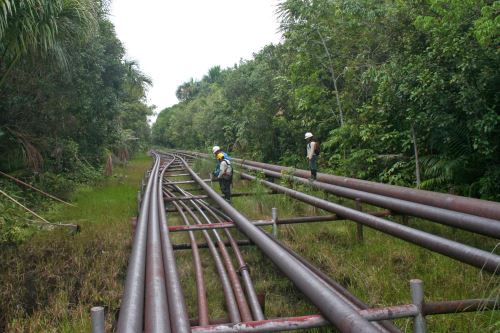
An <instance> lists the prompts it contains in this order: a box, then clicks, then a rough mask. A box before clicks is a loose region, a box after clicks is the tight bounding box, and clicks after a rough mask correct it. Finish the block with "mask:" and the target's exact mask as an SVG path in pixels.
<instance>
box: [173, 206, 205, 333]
mask: <svg viewBox="0 0 500 333" xmlns="http://www.w3.org/2000/svg"><path fill="white" fill-rule="evenodd" d="M174 206H175V207H176V208H177V210H178V211H179V213H180V215H181V218H182V220H183V221H184V223H185V224H186V225H187V226H190V223H189V220H188V218H187V216H186V214H185V213H184V212H183V210H182V208H181V207H180V205H178V204H177V203H176V202H175V203H174ZM188 235H189V240H190V243H191V244H190V249H192V251H193V265H194V273H195V281H196V293H197V303H198V319H199V325H201V326H204V325H208V324H209V318H208V301H207V292H206V289H205V279H204V277H203V268H202V264H201V258H200V252H199V250H198V244H197V243H196V239H195V237H194V233H193V232H191V231H190V232H188ZM174 248H175V246H174Z"/></svg>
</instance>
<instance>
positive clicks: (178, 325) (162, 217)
mask: <svg viewBox="0 0 500 333" xmlns="http://www.w3.org/2000/svg"><path fill="white" fill-rule="evenodd" d="M168 167H169V165H168V164H167V165H166V166H165V168H164V169H163V171H162V173H161V175H160V179H159V182H158V189H157V196H158V205H159V223H160V232H161V245H162V252H163V262H164V264H163V266H164V268H165V276H166V283H167V295H168V308H169V311H170V323H171V327H172V331H173V332H176V333H189V332H190V331H191V327H190V324H189V316H188V314H187V309H186V304H185V302H184V294H183V292H182V287H181V283H180V281H179V274H178V272H177V267H176V263H175V255H174V250H173V248H172V244H171V242H170V236H169V233H168V228H167V217H166V214H165V205H164V204H163V191H162V186H161V184H162V182H163V176H164V174H165V171H166V170H167V169H168Z"/></svg>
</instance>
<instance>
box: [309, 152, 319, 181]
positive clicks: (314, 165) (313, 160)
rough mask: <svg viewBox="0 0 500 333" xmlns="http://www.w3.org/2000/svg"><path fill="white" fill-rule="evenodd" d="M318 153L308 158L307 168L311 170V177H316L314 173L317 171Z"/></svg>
mask: <svg viewBox="0 0 500 333" xmlns="http://www.w3.org/2000/svg"><path fill="white" fill-rule="evenodd" d="M317 161H318V155H313V157H312V158H311V159H310V160H309V170H311V178H312V179H316V174H317V173H318V166H317Z"/></svg>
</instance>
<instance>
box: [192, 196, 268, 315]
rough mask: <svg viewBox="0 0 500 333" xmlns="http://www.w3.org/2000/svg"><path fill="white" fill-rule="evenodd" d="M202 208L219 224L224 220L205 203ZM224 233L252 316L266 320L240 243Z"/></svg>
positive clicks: (226, 231)
mask: <svg viewBox="0 0 500 333" xmlns="http://www.w3.org/2000/svg"><path fill="white" fill-rule="evenodd" d="M200 204H201V205H202V206H204V207H205V208H206V209H207V211H208V212H209V213H210V214H211V215H212V216H213V217H214V218H215V219H216V220H217V221H218V222H219V223H221V222H222V219H221V218H220V217H219V216H218V215H217V214H215V212H214V211H212V210H211V209H210V207H209V206H208V205H206V204H205V203H200ZM224 232H225V233H226V237H227V239H228V240H229V243H230V244H231V247H232V249H233V251H234V254H235V256H236V260H237V261H238V265H239V268H238V272H239V273H240V274H241V277H242V279H243V285H244V286H245V291H246V294H247V297H248V303H249V305H250V308H251V309H252V315H253V318H254V319H255V320H264V319H265V317H264V312H263V311H262V307H261V306H260V302H259V299H258V297H257V293H256V292H255V288H254V286H253V283H252V279H251V277H250V272H249V267H248V265H247V263H246V262H245V259H243V255H242V254H241V251H240V248H239V246H238V243H237V242H236V240H235V239H234V237H233V236H232V235H231V233H230V232H229V230H227V229H224Z"/></svg>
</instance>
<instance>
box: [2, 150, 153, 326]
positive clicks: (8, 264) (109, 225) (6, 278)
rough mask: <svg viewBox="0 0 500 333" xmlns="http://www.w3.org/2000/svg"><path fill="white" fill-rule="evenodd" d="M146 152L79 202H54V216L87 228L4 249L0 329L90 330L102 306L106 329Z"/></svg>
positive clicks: (85, 191) (80, 194) (81, 194)
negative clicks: (92, 315)
mask: <svg viewBox="0 0 500 333" xmlns="http://www.w3.org/2000/svg"><path fill="white" fill-rule="evenodd" d="M150 165H151V159H150V158H149V157H148V156H142V157H140V158H137V159H135V160H133V161H132V162H131V163H130V164H129V165H128V166H127V167H126V168H116V169H115V175H114V176H113V177H111V178H109V179H108V180H107V181H105V183H104V184H102V185H100V186H97V187H82V188H80V189H79V190H78V191H77V193H76V194H75V198H74V203H76V205H77V207H68V206H63V205H56V206H53V208H52V209H51V211H49V212H47V213H46V214H45V215H46V216H47V218H48V219H49V220H51V221H55V222H70V223H77V224H79V225H80V226H81V232H80V233H78V234H75V235H71V234H69V233H68V232H67V231H65V230H54V231H50V232H42V233H38V234H36V235H35V236H33V237H32V238H31V239H30V240H29V241H27V242H25V243H23V244H22V245H20V246H17V247H11V248H9V249H7V250H5V251H3V252H2V253H0V267H2V269H1V271H0V331H6V332H68V333H69V332H90V329H91V328H90V308H91V307H92V306H95V305H103V306H105V308H106V311H107V329H108V330H111V325H112V322H113V319H114V316H115V314H116V313H117V311H118V307H119V302H120V298H121V294H122V284H123V281H124V277H125V274H126V263H127V259H128V256H129V252H130V243H131V242H130V241H131V235H132V233H131V218H132V217H134V216H136V213H137V204H136V194H137V190H138V189H139V184H140V180H141V179H142V177H143V175H144V171H145V170H146V169H147V168H148V167H149V166H150Z"/></svg>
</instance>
